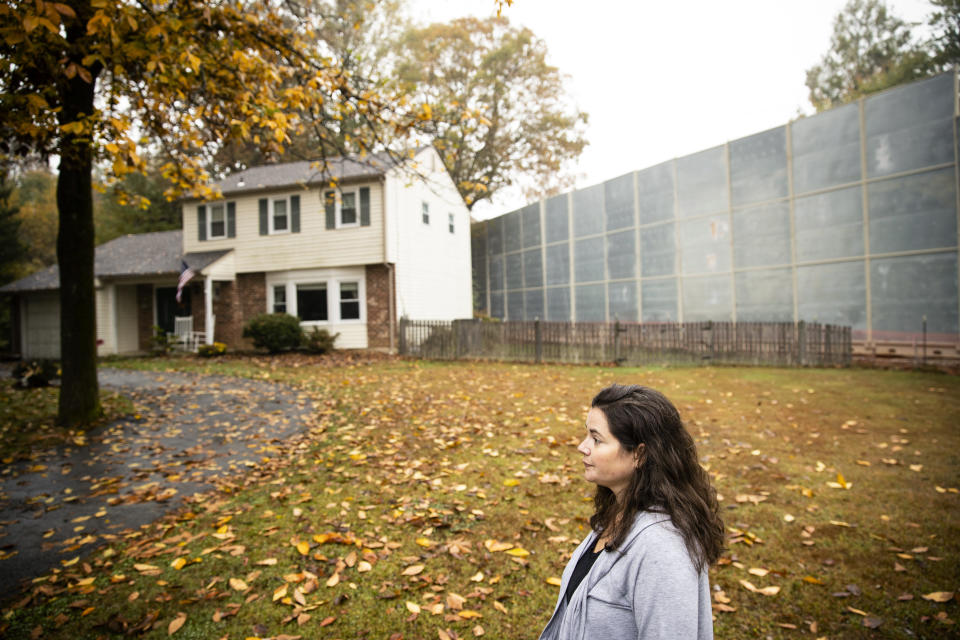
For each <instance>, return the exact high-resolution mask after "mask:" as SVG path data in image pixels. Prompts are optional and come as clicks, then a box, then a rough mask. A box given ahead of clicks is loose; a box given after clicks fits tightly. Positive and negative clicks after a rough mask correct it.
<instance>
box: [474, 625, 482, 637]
mask: <svg viewBox="0 0 960 640" xmlns="http://www.w3.org/2000/svg"><path fill="white" fill-rule="evenodd" d="M483 633H484V631H483V627H481V626H480V625H477V626H475V627H474V628H473V635H475V636H476V637H478V638H479V637H480V636H482V635H483Z"/></svg>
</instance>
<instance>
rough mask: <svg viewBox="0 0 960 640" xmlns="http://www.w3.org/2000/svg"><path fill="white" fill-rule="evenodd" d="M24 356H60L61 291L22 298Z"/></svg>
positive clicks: (30, 357)
mask: <svg viewBox="0 0 960 640" xmlns="http://www.w3.org/2000/svg"><path fill="white" fill-rule="evenodd" d="M22 304H23V306H22V307H21V313H22V314H23V315H22V316H21V319H22V322H21V324H20V326H21V327H23V357H24V358H27V359H32V358H59V357H60V298H59V293H58V292H56V291H53V292H46V291H44V292H42V293H30V294H27V295H24V296H23V298H22Z"/></svg>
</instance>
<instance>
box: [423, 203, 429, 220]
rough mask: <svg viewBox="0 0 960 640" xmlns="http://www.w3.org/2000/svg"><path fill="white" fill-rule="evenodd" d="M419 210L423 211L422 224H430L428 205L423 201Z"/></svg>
mask: <svg viewBox="0 0 960 640" xmlns="http://www.w3.org/2000/svg"><path fill="white" fill-rule="evenodd" d="M421 211H422V212H423V224H430V205H429V204H428V203H426V202H424V203H423V207H422V208H421Z"/></svg>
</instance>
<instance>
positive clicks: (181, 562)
mask: <svg viewBox="0 0 960 640" xmlns="http://www.w3.org/2000/svg"><path fill="white" fill-rule="evenodd" d="M170 566H171V567H173V568H174V569H176V570H177V571H180V569H183V568H184V567H185V566H187V559H186V558H184V557H180V558H177V559H176V560H174V561H173V562H171V563H170Z"/></svg>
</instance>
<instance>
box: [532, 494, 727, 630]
mask: <svg viewBox="0 0 960 640" xmlns="http://www.w3.org/2000/svg"><path fill="white" fill-rule="evenodd" d="M595 541H596V536H595V535H593V534H591V535H588V536H587V538H586V539H585V540H584V541H583V542H581V543H580V546H579V547H577V550H576V551H574V553H573V557H572V558H570V562H569V563H568V564H567V568H566V569H564V571H563V578H562V584H561V585H560V597H559V599H558V601H557V607H556V609H555V610H554V612H553V616H552V617H551V618H550V622H548V623H547V626H546V628H545V629H544V630H543V633H542V634H540V640H627V639H630V640H637V639H638V638H643V639H645V640H646V639H650V640H653V639H660V638H676V639H677V640H680V639H683V640H711V639H712V638H713V616H712V611H711V608H710V583H709V580H708V578H707V569H706V567H704V569H703V570H702V571H700V572H699V573H697V571H696V569H695V568H694V565H693V562H692V561H691V559H690V554H689V553H688V552H687V548H686V546H685V545H684V543H683V537H682V536H681V535H680V532H679V531H677V530H676V529H675V528H674V527H673V524H672V523H671V522H670V517H669V516H667V515H666V514H663V513H651V512H649V511H645V512H642V513H638V514H637V516H636V518H635V519H634V521H633V526H632V527H631V528H630V533H628V534H627V537H626V539H625V540H624V543H623V544H622V545H621V546H620V548H619V549H617V550H615V551H604V552H603V553H601V554H600V557H598V558H597V561H596V562H595V563H594V565H593V567H591V569H590V572H589V573H588V574H587V575H586V577H584V579H583V582H581V583H580V586H578V587H577V590H576V591H574V593H573V595H572V596H571V597H570V602H569V603H565V602H564V597H563V594H564V593H566V591H567V585H568V584H569V583H570V577H571V576H572V575H573V568H574V567H575V566H576V565H577V560H578V559H579V558H580V555H581V554H582V553H584V552H585V551H586V550H587V548H588V547H589V546H591V545H593V544H594V543H595Z"/></svg>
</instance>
